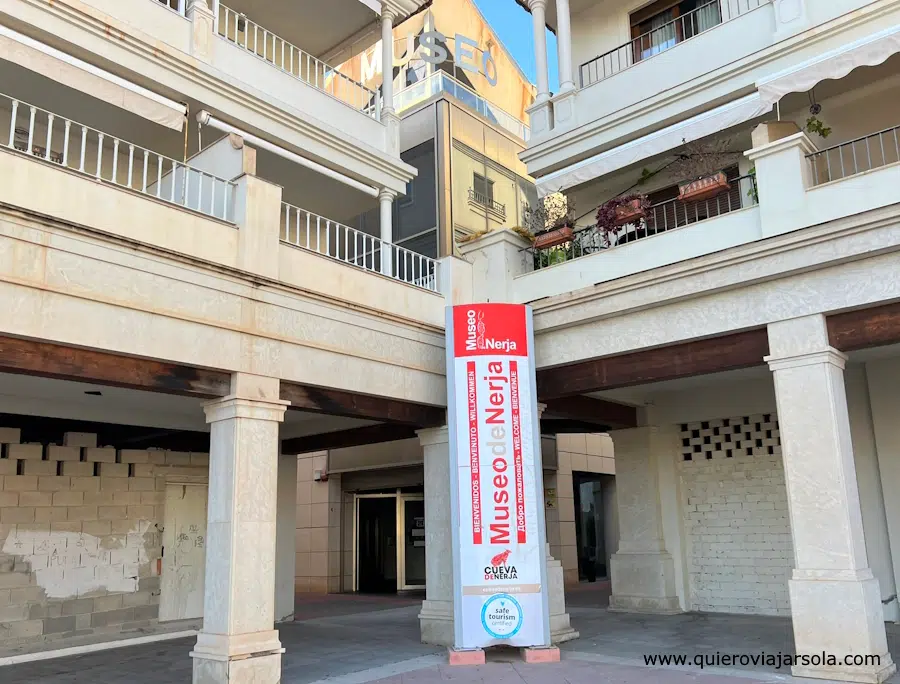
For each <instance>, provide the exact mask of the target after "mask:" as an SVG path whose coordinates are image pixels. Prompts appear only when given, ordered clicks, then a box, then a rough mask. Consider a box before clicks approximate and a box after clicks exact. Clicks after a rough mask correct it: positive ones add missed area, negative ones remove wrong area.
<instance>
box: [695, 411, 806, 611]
mask: <svg viewBox="0 0 900 684" xmlns="http://www.w3.org/2000/svg"><path fill="white" fill-rule="evenodd" d="M681 438H682V440H681V445H682V452H681V455H682V458H681V461H680V463H679V473H680V478H681V492H682V511H683V520H684V529H685V537H686V539H685V541H686V551H687V566H688V567H687V571H688V577H689V586H690V598H689V602H690V607H691V610H697V611H707V612H723V613H755V614H762V615H790V602H789V598H788V589H787V581H788V579H789V578H790V573H791V568H792V567H793V548H792V542H791V531H790V521H789V518H788V504H787V490H786V488H785V481H784V464H783V462H782V456H781V440H780V438H779V433H778V420H777V417H776V416H775V415H774V414H758V415H752V416H741V417H737V418H725V419H717V420H708V421H702V422H697V423H688V424H684V425H682V426H681Z"/></svg>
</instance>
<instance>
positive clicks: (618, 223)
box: [595, 195, 650, 244]
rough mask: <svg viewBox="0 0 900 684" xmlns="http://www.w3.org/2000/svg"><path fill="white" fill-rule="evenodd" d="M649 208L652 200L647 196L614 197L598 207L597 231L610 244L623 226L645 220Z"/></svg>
mask: <svg viewBox="0 0 900 684" xmlns="http://www.w3.org/2000/svg"><path fill="white" fill-rule="evenodd" d="M649 208H650V200H648V199H647V196H646V195H625V196H624V197H613V198H612V199H611V200H609V201H608V202H606V203H604V204H601V205H600V206H599V207H597V216H596V220H597V223H596V226H595V229H596V230H597V232H598V233H600V234H601V235H602V236H603V238H604V240H605V241H606V243H607V244H610V243H611V242H612V238H613V237H614V236H615V235H616V234H618V232H619V231H620V230H621V229H622V227H623V226H626V225H628V224H629V223H638V222H640V221H641V220H643V219H644V217H646V215H647V210H648V209H649Z"/></svg>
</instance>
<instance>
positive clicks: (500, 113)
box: [394, 71, 531, 141]
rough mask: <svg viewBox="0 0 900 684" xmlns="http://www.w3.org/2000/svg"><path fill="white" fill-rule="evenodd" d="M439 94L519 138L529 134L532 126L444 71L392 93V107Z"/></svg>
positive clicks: (406, 106) (399, 107)
mask: <svg viewBox="0 0 900 684" xmlns="http://www.w3.org/2000/svg"><path fill="white" fill-rule="evenodd" d="M438 93H448V94H450V95H452V96H453V97H455V98H456V99H457V100H459V101H460V102H462V103H463V104H464V105H466V106H468V107H471V108H472V109H474V110H475V111H476V112H478V113H479V114H481V115H482V116H483V117H485V118H486V119H488V120H489V121H492V122H494V123H496V124H497V125H498V126H501V127H502V128H505V129H506V130H507V131H509V132H510V133H512V134H513V135H515V136H516V137H518V138H521V139H522V140H525V141H527V140H528V138H529V137H530V136H531V129H530V128H529V126H528V125H527V124H526V123H524V122H523V121H520V120H519V119H517V118H516V117H515V116H513V115H512V114H510V113H509V112H506V111H504V110H502V109H500V107H498V106H497V105H494V104H491V103H490V102H488V101H487V100H485V99H484V98H483V97H482V96H481V95H479V94H478V93H476V92H475V91H474V90H472V89H471V88H468V87H467V86H464V85H463V84H462V83H460V82H459V81H457V80H456V79H455V78H453V77H452V76H451V75H450V74H448V73H446V72H443V71H436V72H435V73H433V74H432V75H431V76H429V77H428V78H425V79H422V80H421V81H419V82H418V83H413V84H412V85H411V86H408V87H406V88H404V89H403V90H401V91H399V92H398V93H396V94H395V95H394V108H395V109H396V110H397V111H398V112H402V111H405V110H407V109H409V108H410V107H413V106H414V105H416V104H418V103H419V102H424V101H425V100H427V99H428V98H429V97H432V96H434V95H437V94H438Z"/></svg>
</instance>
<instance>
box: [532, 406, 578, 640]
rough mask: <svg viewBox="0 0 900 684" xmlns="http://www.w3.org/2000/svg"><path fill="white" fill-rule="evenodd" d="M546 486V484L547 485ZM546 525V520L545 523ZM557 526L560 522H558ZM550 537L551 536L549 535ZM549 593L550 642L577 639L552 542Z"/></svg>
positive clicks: (545, 513) (563, 577)
mask: <svg viewBox="0 0 900 684" xmlns="http://www.w3.org/2000/svg"><path fill="white" fill-rule="evenodd" d="M546 408H547V405H546V404H538V420H540V419H541V416H543V415H544V409H546ZM542 446H543V444H542V443H538V445H537V447H538V449H541V462H540V464H539V465H538V467H539V468H541V470H543V469H544V453H543V449H542ZM545 486H546V483H545ZM546 515H547V506H546V504H545V505H544V516H546ZM544 524H545V525H546V518H545V521H544ZM556 524H557V526H558V525H559V522H558V521H557V522H556ZM548 536H549V535H548ZM547 592H548V594H547V595H548V598H549V601H548V604H549V607H550V642H551V643H554V644H561V643H562V642H564V641H571V640H572V639H577V638H578V636H579V634H578V632H576V631H575V629H574V628H573V627H572V621H571V618H570V617H569V614H568V613H567V612H566V578H565V573H564V572H563V566H562V563H560V562H559V561H558V560H556V559H555V558H554V557H553V554H552V553H550V542H547Z"/></svg>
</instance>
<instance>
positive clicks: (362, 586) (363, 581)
mask: <svg viewBox="0 0 900 684" xmlns="http://www.w3.org/2000/svg"><path fill="white" fill-rule="evenodd" d="M358 504H359V529H358V532H357V534H358V539H357V543H358V546H357V587H358V590H359V592H360V593H364V594H395V593H397V499H396V497H393V496H391V497H377V498H360V499H359V500H358Z"/></svg>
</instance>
